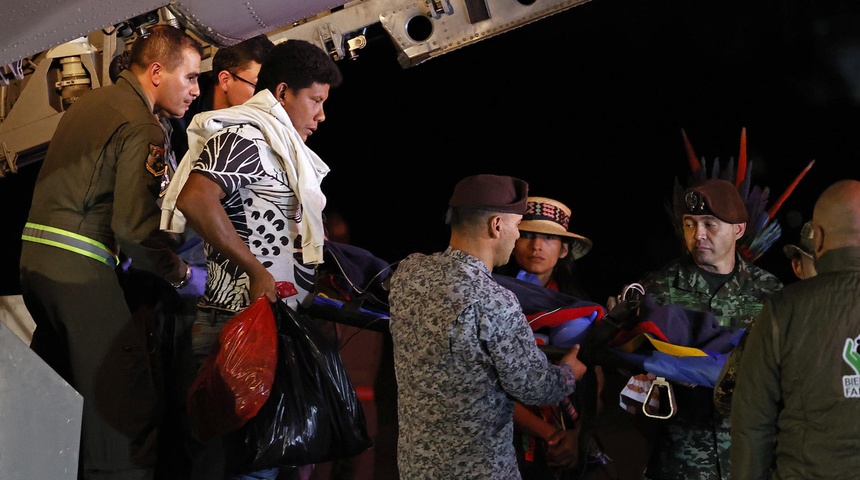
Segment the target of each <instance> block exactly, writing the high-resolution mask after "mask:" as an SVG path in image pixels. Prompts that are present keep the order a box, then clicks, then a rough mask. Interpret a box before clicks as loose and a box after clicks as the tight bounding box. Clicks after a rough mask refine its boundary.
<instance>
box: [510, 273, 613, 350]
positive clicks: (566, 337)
mask: <svg viewBox="0 0 860 480" xmlns="http://www.w3.org/2000/svg"><path fill="white" fill-rule="evenodd" d="M493 278H494V279H495V280H496V281H497V282H498V283H499V285H501V286H503V287H505V288H507V289H508V290H510V291H512V292H514V294H515V295H516V296H517V299H518V300H519V302H520V306H521V307H522V309H523V313H524V314H525V316H526V320H528V321H529V326H530V327H531V329H532V331H536V330H538V329H541V328H544V327H549V340H550V345H553V346H558V347H572V346H573V345H574V344H577V343H582V341H584V340H585V338H586V337H587V336H588V334H589V332H590V331H591V327H592V325H593V324H594V322H595V321H596V320H599V319H600V318H603V316H604V315H605V314H606V309H605V308H604V307H603V306H602V305H600V304H597V303H594V302H589V301H586V300H581V299H579V298H576V297H572V296H570V295H566V294H564V293H561V292H558V291H555V290H551V289H549V288H546V287H544V286H542V285H535V284H534V283H531V282H529V281H526V280H521V279H517V278H514V277H510V276H507V275H500V274H493Z"/></svg>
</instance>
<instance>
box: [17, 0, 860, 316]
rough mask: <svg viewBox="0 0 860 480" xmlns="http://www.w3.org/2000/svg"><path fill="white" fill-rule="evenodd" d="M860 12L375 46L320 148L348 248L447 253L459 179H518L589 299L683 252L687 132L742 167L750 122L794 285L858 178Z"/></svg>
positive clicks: (757, 9) (724, 14) (743, 7)
mask: <svg viewBox="0 0 860 480" xmlns="http://www.w3.org/2000/svg"><path fill="white" fill-rule="evenodd" d="M858 26H860V3H858V2H849V1H833V2H816V3H815V4H813V2H799V1H787V2H774V1H765V2H741V1H696V2H686V1H679V0H664V1H644V0H642V1H631V0H592V1H591V2H589V3H585V4H583V5H580V6H577V7H573V8H571V9H569V10H567V11H565V12H561V13H558V14H556V15H553V16H551V17H548V18H545V19H542V20H538V21H536V22H534V23H532V24H529V25H526V26H523V27H520V28H517V29H514V30H512V31H509V32H506V33H503V34H500V35H497V36H495V37H491V38H489V39H485V40H483V41H481V42H478V43H476V44H474V45H470V46H467V47H465V48H461V49H459V50H455V51H453V52H450V53H446V54H444V55H441V56H439V57H437V58H434V59H431V60H429V61H427V62H425V63H423V64H420V65H417V66H414V67H410V68H407V69H403V68H401V67H400V65H399V64H398V63H397V59H396V53H395V50H394V47H393V46H392V45H391V43H390V41H389V40H388V39H387V38H385V37H384V36H383V34H382V33H379V34H378V35H371V41H370V45H369V46H368V47H367V48H365V49H364V50H363V51H360V56H359V58H358V59H357V60H355V61H349V60H344V61H341V62H340V65H341V68H342V71H343V72H344V77H345V81H344V84H343V85H342V86H341V87H339V88H337V89H334V90H333V91H332V93H331V97H330V100H329V101H328V102H327V103H326V113H327V116H328V118H327V120H326V122H325V123H323V124H322V126H321V128H320V130H319V131H318V132H317V133H316V134H315V135H314V136H313V137H312V138H311V139H310V140H309V145H310V146H311V148H313V149H314V150H315V151H316V152H317V153H319V154H320V156H321V157H322V158H323V160H324V161H326V163H328V165H329V166H330V167H331V168H332V171H331V173H330V174H329V175H328V177H326V179H325V181H324V182H323V191H324V192H325V193H326V194H327V196H328V205H329V209H330V210H333V211H337V212H339V213H341V214H342V215H343V216H344V217H345V218H346V220H347V221H348V223H349V225H350V227H351V230H352V243H353V244H355V245H358V246H361V247H364V248H366V249H368V250H370V251H371V252H373V253H374V254H376V255H377V256H379V257H381V258H384V259H386V260H388V261H391V262H394V261H397V260H400V259H401V258H403V257H404V256H405V255H407V254H408V253H410V252H413V251H422V252H428V253H429V252H433V251H438V250H442V249H444V248H445V246H446V245H447V240H448V229H447V226H445V225H444V223H443V218H444V213H445V208H446V204H447V199H448V197H449V196H450V193H451V191H452V189H453V186H454V184H455V183H456V182H457V180H459V179H460V178H462V177H464V176H466V175H471V174H476V173H496V174H508V175H515V176H518V177H521V178H523V179H525V180H527V181H528V182H529V183H530V185H531V189H530V191H531V193H532V194H534V195H541V196H548V197H553V198H556V199H558V200H561V201H563V202H564V203H566V204H568V205H569V206H570V207H571V208H572V210H573V218H572V226H571V230H572V231H574V232H577V233H579V234H582V235H585V236H587V237H589V238H591V239H592V240H593V241H594V248H593V249H592V251H591V252H590V253H589V254H588V255H587V256H585V257H584V258H582V259H581V260H580V261H579V262H578V266H577V268H578V271H579V274H580V278H582V282H583V285H584V286H585V289H586V290H587V292H588V293H589V294H590V295H591V296H592V299H594V300H597V301H600V302H603V301H604V300H605V299H606V297H607V296H608V295H611V294H616V293H618V292H619V291H620V288H621V287H622V286H623V285H624V284H626V283H630V282H632V281H635V280H636V279H638V278H639V277H640V276H641V275H642V274H643V273H644V272H646V271H648V270H652V269H656V268H658V267H659V266H661V265H662V264H663V263H664V262H666V261H668V260H669V259H671V258H672V257H673V256H675V255H676V254H677V253H678V251H679V250H678V248H679V247H680V241H679V240H678V239H677V238H676V237H675V234H674V232H673V230H672V226H671V223H670V219H669V216H668V214H667V213H666V212H665V210H664V204H665V203H666V202H667V201H668V200H669V198H670V195H671V192H672V185H673V182H674V178H675V177H676V176H677V177H680V178H681V179H682V180H685V179H686V178H687V176H688V175H689V167H688V162H687V158H686V154H685V152H684V148H683V142H682V137H681V128H684V129H685V130H686V132H687V135H688V136H689V138H690V140H691V142H692V143H693V146H694V147H695V149H696V153H697V154H698V156H699V157H700V158H702V157H704V158H705V159H706V161H707V163H708V165H710V164H711V162H712V161H713V160H714V159H715V158H719V159H720V161H721V162H727V161H728V160H729V158H734V159H737V155H738V149H739V143H740V132H741V129H742V128H744V127H745V128H746V129H747V136H748V154H749V160H750V161H751V162H752V163H753V167H754V170H753V173H752V180H753V185H759V186H768V187H769V188H770V198H771V201H770V202H769V205H770V204H772V203H773V201H775V200H776V198H778V197H779V196H780V194H782V192H783V191H784V190H785V189H786V188H787V187H788V185H789V184H790V183H791V181H792V180H793V179H794V178H795V177H796V176H797V175H798V174H799V173H800V171H801V170H802V169H803V168H804V167H805V166H806V165H807V164H808V163H809V162H810V161H811V160H813V159H815V160H816V163H815V165H814V166H813V167H812V169H811V170H810V171H809V173H808V174H807V175H806V177H805V178H804V179H803V180H802V181H801V182H800V184H799V186H798V187H797V189H796V191H795V192H794V194H792V196H791V197H789V199H788V200H787V201H786V202H785V204H784V205H783V207H782V208H781V210H780V211H779V212H778V213H777V216H776V219H777V220H778V221H779V222H780V224H781V225H782V227H783V235H782V237H781V238H780V239H779V240H778V241H777V242H776V244H775V245H774V247H772V248H771V249H770V250H769V251H767V252H766V253H765V254H764V255H763V256H762V257H761V258H760V259H759V260H758V261H757V262H756V263H757V264H758V265H759V266H762V267H763V268H765V269H767V270H769V271H771V272H772V273H774V274H776V275H777V276H779V277H780V278H781V279H782V280H783V282H785V283H789V282H792V281H793V280H794V277H793V274H792V273H791V270H790V268H789V265H788V261H787V260H786V259H785V257H784V256H783V254H782V246H783V245H785V244H786V243H788V242H795V241H796V240H797V237H798V232H799V228H800V225H801V224H802V223H803V221H805V220H806V219H808V218H810V216H811V214H812V206H813V203H814V200H815V198H816V197H817V195H818V194H819V193H820V192H821V191H822V190H823V189H824V188H825V187H826V186H828V185H829V184H831V183H832V182H834V181H836V180H838V179H841V178H855V179H858V178H860V163H858V156H860V111H858V99H860V33H857V34H855V32H860V29H858V28H857V27H858ZM37 169H38V165H31V166H27V167H24V168H22V169H21V171H20V172H19V173H18V174H16V175H13V176H10V177H9V178H6V179H2V180H0V205H3V213H2V217H0V219H2V221H3V224H4V225H5V227H4V234H3V237H4V238H3V242H4V243H3V246H4V251H5V253H4V254H3V255H2V260H0V273H2V277H0V286H2V289H0V290H2V291H0V294H13V293H18V291H17V265H18V255H19V253H20V245H19V241H18V240H17V239H18V237H19V236H20V231H21V228H22V227H23V224H24V221H25V219H26V210H27V208H28V206H29V199H30V194H31V192H30V190H31V189H32V183H33V181H34V179H35V176H36V173H37Z"/></svg>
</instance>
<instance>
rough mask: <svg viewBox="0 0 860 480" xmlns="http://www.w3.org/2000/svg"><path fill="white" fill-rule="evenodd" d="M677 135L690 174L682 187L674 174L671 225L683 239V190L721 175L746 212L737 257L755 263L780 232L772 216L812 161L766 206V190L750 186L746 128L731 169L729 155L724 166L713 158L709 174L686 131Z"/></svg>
mask: <svg viewBox="0 0 860 480" xmlns="http://www.w3.org/2000/svg"><path fill="white" fill-rule="evenodd" d="M681 135H682V136H683V137H684V149H685V150H686V152H687V159H688V160H689V162H690V171H691V174H690V177H689V178H688V180H687V184H686V186H682V185H681V183H680V182H679V180H678V177H675V185H674V192H673V195H672V205H671V207H670V208H669V214H670V215H671V216H672V222H673V223H674V225H675V230H676V232H677V233H678V235H679V236H680V237H681V238H684V230H683V224H682V221H681V219H682V217H683V205H684V190H685V189H686V188H687V187H688V186H690V185H692V184H693V183H695V182H698V181H702V180H705V179H708V178H721V179H723V180H728V181H729V182H732V183H734V184H735V187H736V188H737V189H738V193H739V194H740V196H741V199H742V200H743V201H744V205H746V208H747V212H748V213H749V218H750V219H749V222H747V229H746V233H744V236H743V237H741V239H740V240H739V241H738V244H737V250H738V253H739V254H740V255H741V257H743V258H744V260H746V261H748V262H755V261H756V260H758V259H759V257H761V255H762V254H763V253H764V252H765V251H767V249H768V248H770V247H771V246H772V245H773V244H774V242H776V240H777V239H779V236H780V235H781V234H782V228H781V227H780V225H779V221H777V220H776V219H775V218H774V216H775V215H776V212H777V211H778V210H779V208H780V207H781V206H782V204H783V202H785V200H786V199H787V198H788V196H789V195H791V192H793V191H794V189H795V187H797V184H798V183H799V182H800V179H802V178H803V176H804V175H806V172H808V171H809V169H810V168H812V165H813V164H814V163H815V160H812V161H811V162H809V165H807V166H806V168H804V169H803V171H801V172H800V174H799V175H798V176H797V177H796V178H795V179H794V181H793V182H792V183H791V185H789V186H788V188H787V189H786V190H785V192H783V194H782V195H781V196H780V197H779V198H778V199H777V200H776V202H774V203H773V205H771V206H770V208H768V207H767V204H768V201H769V200H770V189H769V188H768V187H767V186H765V187H759V186H758V185H751V183H752V181H751V178H750V177H751V173H752V162H750V161H748V160H747V130H746V128H744V129H742V130H741V145H740V153H739V155H738V165H737V168H735V165H734V159H733V158H729V161H728V164H727V165H726V166H725V168H724V169H720V159H719V158H716V159H714V163H713V164H712V165H711V171H710V174H708V173H707V165H706V163H705V159H704V158H702V159H701V160H699V158H698V157H697V156H696V152H695V150H693V145H692V144H691V143H690V140H689V139H688V138H687V133H686V132H685V131H684V129H681Z"/></svg>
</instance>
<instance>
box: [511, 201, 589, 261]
mask: <svg viewBox="0 0 860 480" xmlns="http://www.w3.org/2000/svg"><path fill="white" fill-rule="evenodd" d="M569 227H570V208H568V206H567V205H565V204H563V203H561V202H559V201H558V200H553V199H551V198H547V197H528V200H527V202H526V213H525V214H524V215H523V220H522V221H521V222H520V226H519V228H520V230H522V231H524V232H534V233H544V234H548V235H557V236H559V237H564V238H562V240H563V241H566V242H567V243H569V244H570V253H571V255H573V258H574V259H579V258H581V257H583V256H585V254H586V253H588V251H589V250H591V246H592V242H591V240H590V239H588V238H586V237H583V236H582V235H579V234H576V233H573V232H570V231H568V228H569Z"/></svg>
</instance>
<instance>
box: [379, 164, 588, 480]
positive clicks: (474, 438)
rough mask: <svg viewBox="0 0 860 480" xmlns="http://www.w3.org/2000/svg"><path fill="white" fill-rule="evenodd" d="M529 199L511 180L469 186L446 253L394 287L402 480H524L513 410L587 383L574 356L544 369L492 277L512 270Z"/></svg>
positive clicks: (409, 270)
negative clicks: (500, 268) (578, 381)
mask: <svg viewBox="0 0 860 480" xmlns="http://www.w3.org/2000/svg"><path fill="white" fill-rule="evenodd" d="M527 192H528V185H527V184H526V182H524V181H522V180H519V179H515V178H512V177H505V176H497V175H475V176H471V177H466V178H465V179H463V180H461V181H460V182H459V183H458V184H457V186H456V187H455V189H454V194H453V195H452V196H451V199H450V201H449V206H450V207H451V208H450V209H449V212H448V220H449V222H448V223H449V224H450V225H451V239H450V243H449V246H448V248H447V249H446V250H445V251H443V252H438V253H435V254H432V255H425V254H421V253H414V254H412V255H409V256H408V257H406V258H405V259H404V260H403V261H401V262H400V264H399V266H398V267H397V271H396V272H395V273H394V275H393V276H392V277H391V293H390V295H389V301H390V303H391V320H390V324H389V328H390V330H391V338H392V341H393V345H394V367H395V373H396V376H397V403H398V426H399V438H398V444H397V464H398V467H399V470H400V476H401V478H404V479H407V478H408V479H413V478H425V479H450V480H459V479H471V480H475V479H488V480H489V479H498V480H514V479H518V478H521V477H520V473H519V470H518V469H517V459H516V453H515V451H514V444H513V442H512V439H513V413H514V401H515V400H516V401H519V402H522V403H526V404H531V405H546V404H554V403H558V402H560V401H561V400H562V399H563V398H564V397H566V396H567V395H569V394H570V393H572V392H573V391H574V389H575V388H576V387H575V382H576V379H578V378H582V375H583V374H584V373H585V365H583V364H582V362H580V361H579V360H577V358H576V354H577V353H578V351H579V348H578V346H575V347H574V348H572V349H571V351H570V352H569V353H567V354H566V355H565V356H564V357H562V358H561V361H560V363H559V365H553V364H552V363H551V362H549V361H548V360H547V357H546V355H545V354H544V353H542V352H541V351H540V350H539V349H538V347H537V345H536V343H535V339H534V334H533V333H532V331H531V329H530V328H529V326H528V322H527V321H526V318H525V315H523V312H522V307H521V306H520V303H519V301H518V300H517V297H516V295H514V293H513V292H511V291H510V290H508V289H506V288H504V287H502V286H501V285H500V284H499V283H497V282H496V280H495V279H494V278H493V276H492V273H491V272H492V269H493V268H494V267H497V266H501V265H503V264H505V263H507V262H508V259H509V258H510V255H511V251H512V250H513V247H514V242H515V241H516V240H517V238H518V237H519V230H518V229H517V225H518V224H519V222H520V219H522V216H523V213H524V212H525V211H526V197H527Z"/></svg>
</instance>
